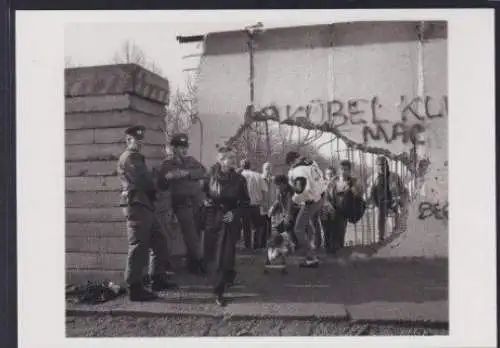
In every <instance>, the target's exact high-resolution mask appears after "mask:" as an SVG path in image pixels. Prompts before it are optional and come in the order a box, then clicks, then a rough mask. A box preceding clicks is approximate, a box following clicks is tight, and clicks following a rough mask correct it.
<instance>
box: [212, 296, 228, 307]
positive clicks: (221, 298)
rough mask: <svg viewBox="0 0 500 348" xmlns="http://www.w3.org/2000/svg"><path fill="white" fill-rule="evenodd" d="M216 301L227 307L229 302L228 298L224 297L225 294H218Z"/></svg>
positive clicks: (219, 304)
mask: <svg viewBox="0 0 500 348" xmlns="http://www.w3.org/2000/svg"><path fill="white" fill-rule="evenodd" d="M215 303H216V304H217V305H218V306H220V307H225V306H226V304H227V302H226V299H225V298H224V296H223V295H216V296H215Z"/></svg>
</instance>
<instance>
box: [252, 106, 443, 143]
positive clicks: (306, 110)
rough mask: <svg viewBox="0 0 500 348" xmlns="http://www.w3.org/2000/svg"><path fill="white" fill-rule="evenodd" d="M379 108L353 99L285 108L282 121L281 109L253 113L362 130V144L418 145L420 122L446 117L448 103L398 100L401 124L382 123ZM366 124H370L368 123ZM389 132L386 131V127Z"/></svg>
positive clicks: (261, 117)
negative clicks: (395, 142) (353, 126)
mask: <svg viewBox="0 0 500 348" xmlns="http://www.w3.org/2000/svg"><path fill="white" fill-rule="evenodd" d="M381 109H382V105H381V103H380V100H379V98H378V97H377V96H375V97H373V98H371V99H370V100H368V99H362V98H356V99H349V100H347V101H341V100H336V99H335V100H331V101H328V102H325V101H322V100H312V101H310V102H309V103H308V104H307V105H305V106H304V105H301V106H295V107H293V106H291V105H286V106H285V115H284V116H285V117H281V116H282V115H281V114H280V108H278V107H277V106H275V105H271V106H268V107H264V108H262V109H260V110H257V111H256V112H255V113H254V118H255V119H261V120H264V119H272V120H275V121H278V122H282V123H300V122H307V123H309V124H312V125H314V126H318V127H321V128H322V129H324V130H329V129H333V128H337V129H338V128H341V127H343V126H345V125H349V124H351V125H357V126H362V127H363V130H362V134H363V138H364V141H365V142H367V141H368V140H369V139H370V138H371V139H373V140H384V141H386V142H387V143H390V142H392V141H394V140H396V139H401V140H402V141H403V142H404V143H407V142H408V141H412V142H416V143H419V140H418V139H417V138H418V136H417V135H418V134H419V133H422V132H423V131H424V130H425V128H424V126H423V125H422V121H424V120H425V119H429V120H432V119H436V118H443V117H446V116H447V113H448V100H447V97H446V96H445V97H443V98H442V99H441V100H439V101H437V100H435V99H433V98H432V97H430V96H427V97H425V98H420V97H416V98H412V99H409V98H407V97H405V96H401V97H400V101H399V109H400V110H399V112H400V121H399V122H396V123H392V124H390V125H389V123H390V121H389V120H387V119H384V118H383V116H382V114H383V112H381ZM367 120H369V121H370V122H368V121H367ZM388 126H389V127H390V128H387V127H388Z"/></svg>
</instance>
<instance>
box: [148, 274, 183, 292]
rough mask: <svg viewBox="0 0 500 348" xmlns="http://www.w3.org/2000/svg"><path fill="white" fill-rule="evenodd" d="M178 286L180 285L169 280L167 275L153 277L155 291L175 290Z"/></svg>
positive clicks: (152, 288)
mask: <svg viewBox="0 0 500 348" xmlns="http://www.w3.org/2000/svg"><path fill="white" fill-rule="evenodd" d="M178 288H179V286H178V285H177V284H176V283H173V282H169V281H168V279H167V277H166V276H165V275H156V276H152V277H151V290H153V291H164V290H175V289H178Z"/></svg>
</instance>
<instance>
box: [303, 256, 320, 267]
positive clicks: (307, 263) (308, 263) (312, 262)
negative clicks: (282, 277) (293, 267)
mask: <svg viewBox="0 0 500 348" xmlns="http://www.w3.org/2000/svg"><path fill="white" fill-rule="evenodd" d="M318 266H319V260H318V258H312V257H306V258H305V259H304V260H303V261H302V262H301V263H300V264H299V267H301V268H318Z"/></svg>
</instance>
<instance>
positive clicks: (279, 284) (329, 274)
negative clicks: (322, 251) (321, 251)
mask: <svg viewBox="0 0 500 348" xmlns="http://www.w3.org/2000/svg"><path fill="white" fill-rule="evenodd" d="M352 252H356V253H359V249H358V250H356V249H352V250H348V251H345V252H344V254H343V255H341V257H340V259H336V258H333V257H331V256H327V255H323V256H322V261H323V263H322V265H321V266H320V267H319V268H317V269H302V268H299V267H298V262H299V259H298V258H297V257H292V258H290V259H289V267H288V274H286V275H283V274H281V273H280V272H271V273H269V274H264V272H263V265H264V255H263V254H243V255H240V256H239V257H238V262H237V271H238V276H237V279H236V286H235V287H233V288H231V289H230V290H229V291H228V292H229V294H228V295H229V297H231V296H232V297H233V301H235V302H255V295H258V297H259V299H258V301H259V302H273V303H279V302H323V303H343V304H345V305H350V304H360V303H366V302H413V303H421V302H426V301H439V300H447V299H448V260H446V259H432V260H430V259H420V258H411V259H402V258H401V259H376V258H373V259H370V258H367V259H360V260H350V259H349V254H350V253H352ZM175 279H176V281H177V282H178V283H179V284H180V285H181V286H182V287H183V288H185V289H186V290H188V291H189V292H190V293H196V292H200V293H207V294H210V293H211V287H210V279H204V278H199V277H194V276H191V275H187V274H185V273H184V272H183V271H182V269H179V270H178V274H177V275H176V276H175ZM173 300H174V299H171V300H169V301H173ZM183 301H193V302H203V301H204V299H203V298H202V297H200V298H189V299H188V298H184V299H183Z"/></svg>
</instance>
